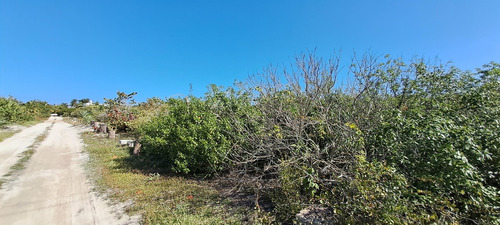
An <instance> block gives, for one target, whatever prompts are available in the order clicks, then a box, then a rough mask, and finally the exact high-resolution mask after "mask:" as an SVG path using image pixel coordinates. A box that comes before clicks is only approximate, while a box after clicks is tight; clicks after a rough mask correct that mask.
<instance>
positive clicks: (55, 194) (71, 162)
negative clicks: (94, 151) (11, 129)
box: [0, 118, 131, 224]
mask: <svg viewBox="0 0 500 225" xmlns="http://www.w3.org/2000/svg"><path fill="white" fill-rule="evenodd" d="M51 123H52V121H50V122H49V124H48V125H50V124H51ZM42 131H43V129H42ZM16 140H18V141H19V140H21V139H16ZM82 150H83V144H82V142H81V139H80V137H79V135H78V131H77V129H76V128H75V127H73V126H72V125H70V124H68V123H65V122H63V121H62V119H61V118H56V120H55V123H54V125H53V127H52V129H51V130H50V131H49V133H48V135H47V137H46V139H45V141H43V142H42V143H41V144H40V146H39V147H38V148H37V149H36V152H35V153H34V154H33V156H32V157H31V159H30V161H29V162H28V163H27V165H26V168H25V170H24V171H22V172H21V173H20V174H19V176H18V177H17V178H16V179H15V180H13V181H11V182H9V183H8V184H6V185H4V186H5V187H4V188H2V189H0V209H1V210H0V224H128V223H131V222H128V219H127V217H126V216H123V217H122V218H121V219H120V220H118V219H117V218H116V217H115V215H114V214H113V213H112V211H113V209H112V208H110V207H108V206H107V205H106V203H105V202H103V201H102V200H101V199H100V198H98V197H96V196H95V195H94V194H93V193H91V192H90V188H91V187H90V185H89V183H88V182H87V179H86V177H85V172H84V170H83V166H82V164H83V162H84V160H85V155H84V154H82Z"/></svg>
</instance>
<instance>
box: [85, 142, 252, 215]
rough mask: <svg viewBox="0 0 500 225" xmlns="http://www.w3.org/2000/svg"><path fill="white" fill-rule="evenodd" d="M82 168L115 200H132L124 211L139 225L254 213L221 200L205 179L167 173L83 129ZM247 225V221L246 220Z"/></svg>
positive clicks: (123, 148) (101, 190) (128, 149)
mask: <svg viewBox="0 0 500 225" xmlns="http://www.w3.org/2000/svg"><path fill="white" fill-rule="evenodd" d="M83 139H84V142H85V144H86V150H87V152H88V153H89V156H90V160H89V162H90V163H89V164H88V166H87V167H88V170H89V171H90V173H91V177H93V178H94V183H95V184H97V188H98V189H99V190H100V192H101V193H102V192H104V193H107V194H108V195H109V197H111V199H113V200H115V201H120V202H130V201H133V203H132V204H130V205H129V206H128V208H127V212H128V214H130V215H141V216H142V223H144V224H245V223H249V221H253V218H252V215H253V214H255V213H256V212H253V210H251V209H248V207H242V206H238V205H232V204H231V201H230V200H229V199H225V198H222V197H221V195H220V194H219V193H218V192H217V190H216V189H214V187H212V186H211V185H210V183H208V182H206V181H203V180H200V179H194V178H192V177H191V178H190V177H183V176H178V175H175V174H172V173H167V171H166V170H165V169H164V168H161V167H152V166H151V165H152V164H154V163H156V162H154V161H150V159H146V158H144V157H137V156H132V157H131V156H130V152H131V150H130V148H129V147H119V146H118V145H117V143H116V141H115V140H112V139H108V138H106V137H103V136H100V135H96V134H94V133H90V132H89V133H84V134H83ZM252 223H253V222H252Z"/></svg>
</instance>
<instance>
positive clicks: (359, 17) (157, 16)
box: [0, 0, 500, 104]
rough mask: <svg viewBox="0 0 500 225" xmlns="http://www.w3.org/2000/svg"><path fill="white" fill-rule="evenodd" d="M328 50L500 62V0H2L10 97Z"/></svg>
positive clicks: (213, 78)
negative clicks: (315, 49)
mask: <svg viewBox="0 0 500 225" xmlns="http://www.w3.org/2000/svg"><path fill="white" fill-rule="evenodd" d="M314 48H317V53H318V55H320V56H323V57H328V56H329V55H331V54H332V53H333V51H334V50H342V56H343V58H344V59H349V58H350V57H351V55H352V52H353V51H356V52H365V51H367V50H370V51H371V52H374V53H376V54H380V55H384V54H391V55H394V56H397V57H399V56H402V57H405V58H411V57H413V56H423V57H425V58H431V59H432V58H434V57H438V58H440V59H441V60H443V62H446V61H453V63H454V65H455V66H457V67H459V68H460V69H463V70H467V69H470V70H472V69H474V68H476V67H480V66H481V65H483V64H486V63H488V62H490V61H496V62H499V61H500V1H499V0H484V1H483V0H478V1H472V0H446V1H440V0H419V1H410V0H393V1H383V0H382V1H380V0H377V1H373V0H366V1H355V0H353V1H323V0H315V1H305V0H304V1H291V0H283V1H272V0H270V1H235V0H228V1H127V0H120V1H102V0H101V1H89V0H86V1H67V0H61V1H52V0H43V1H40V0H36V1H15V0H10V1H8V0H6V1H1V2H0V96H3V97H7V96H9V95H12V96H14V97H15V98H17V99H19V100H21V101H28V100H32V99H40V100H45V101H48V102H49V103H52V104H59V103H62V102H69V101H71V99H73V98H75V99H81V98H91V99H92V100H94V101H95V100H98V101H100V102H102V99H103V97H107V98H111V97H114V96H115V93H116V91H117V90H120V91H125V92H132V91H137V92H138V93H139V94H138V95H137V96H136V99H137V100H139V101H144V100H145V99H146V98H150V97H169V96H174V95H177V94H184V95H187V94H189V85H190V84H192V86H193V90H194V91H193V94H195V95H198V96H201V95H202V94H203V93H204V92H205V91H206V86H207V85H209V84H212V83H214V84H217V85H224V86H228V85H232V84H233V82H234V81H235V80H239V81H243V80H245V79H246V78H247V77H248V76H249V75H251V74H255V73H258V72H260V71H262V69H263V68H264V67H266V66H267V65H269V64H271V63H272V64H277V65H281V64H288V63H290V62H291V61H293V57H294V56H295V55H297V54H299V53H301V52H306V51H307V50H308V49H309V50H311V49H314Z"/></svg>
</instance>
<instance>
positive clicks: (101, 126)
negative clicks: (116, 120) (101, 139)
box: [99, 123, 108, 133]
mask: <svg viewBox="0 0 500 225" xmlns="http://www.w3.org/2000/svg"><path fill="white" fill-rule="evenodd" d="M99 128H100V130H101V132H102V133H107V132H108V126H106V124H103V123H101V124H99Z"/></svg>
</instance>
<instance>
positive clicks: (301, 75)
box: [9, 53, 500, 224]
mask: <svg viewBox="0 0 500 225" xmlns="http://www.w3.org/2000/svg"><path fill="white" fill-rule="evenodd" d="M340 74H342V76H340ZM338 77H341V79H338ZM135 94H136V93H130V94H126V93H123V92H118V93H117V97H116V98H114V99H105V101H106V103H105V104H103V105H90V106H87V107H80V106H78V105H77V103H78V101H75V107H74V108H71V110H67V111H65V112H63V113H65V114H64V115H71V116H74V117H78V118H79V119H80V121H82V122H84V123H90V122H92V121H98V122H103V123H106V124H107V125H108V126H109V127H110V128H111V129H110V130H111V131H112V132H113V135H110V137H113V136H114V133H115V132H117V133H118V134H119V135H122V137H123V136H127V137H128V138H132V139H135V140H137V141H138V142H139V143H140V144H141V146H142V147H141V149H140V151H135V152H132V150H131V149H128V148H120V147H117V146H116V141H113V140H108V139H106V138H103V137H98V136H94V135H93V134H85V135H84V139H85V142H86V143H87V149H88V151H89V152H90V154H91V157H92V160H91V164H92V165H91V168H95V171H94V172H95V173H96V174H98V175H99V176H97V177H99V178H97V181H96V182H97V183H98V184H100V187H102V188H103V189H106V188H111V190H112V192H110V194H111V195H112V197H115V198H117V199H119V200H121V201H129V200H132V201H133V202H134V204H132V207H131V208H129V212H130V213H132V214H136V213H139V214H142V215H143V218H144V222H145V223H146V224H162V223H192V224H201V223H219V224H226V223H297V222H299V221H298V218H297V217H296V215H297V213H299V211H301V210H303V209H306V208H309V209H314V208H322V209H327V211H328V215H325V216H327V217H328V218H327V219H328V220H329V221H331V222H332V223H340V224H430V223H436V224H499V221H500V218H499V217H500V192H499V191H500V183H499V181H500V64H498V63H494V62H492V63H489V64H486V65H484V66H483V67H481V68H479V69H477V70H476V71H474V72H471V71H461V70H459V69H457V68H455V67H453V66H452V65H451V64H431V63H428V62H425V61H424V60H422V59H414V60H404V59H399V58H393V57H391V56H385V57H374V56H372V55H363V56H360V57H355V58H354V59H352V61H351V63H350V64H349V65H347V66H345V65H341V64H340V58H338V57H337V56H333V57H332V58H330V59H326V60H324V59H321V58H318V57H316V56H315V55H314V53H311V54H304V55H299V56H298V57H296V62H295V64H293V65H292V66H290V67H287V68H275V67H270V68H268V69H266V70H264V71H263V72H262V73H260V74H257V75H255V76H252V77H250V78H249V79H248V81H246V82H245V83H239V84H235V85H234V86H233V87H218V86H216V85H212V86H211V87H210V88H209V90H208V91H207V93H206V94H205V96H204V97H197V96H186V97H184V98H169V99H159V98H151V99H148V100H147V101H146V102H142V103H135V101H134V99H133V97H134V95H135ZM9 101H12V100H9ZM61 107H62V106H61ZM61 110H63V111H64V107H62V108H61ZM221 183H224V185H221ZM223 186H224V187H228V186H229V187H233V188H232V189H224V188H222V187H223ZM228 193H231V194H228ZM241 193H244V194H243V195H245V196H251V198H252V201H251V205H250V206H249V205H248V204H246V205H245V204H244V205H245V206H243V205H241V204H240V205H238V204H237V205H232V203H231V202H235V201H237V197H235V196H238V194H241ZM172 221H175V222H172Z"/></svg>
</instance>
